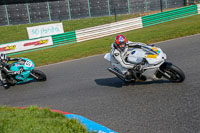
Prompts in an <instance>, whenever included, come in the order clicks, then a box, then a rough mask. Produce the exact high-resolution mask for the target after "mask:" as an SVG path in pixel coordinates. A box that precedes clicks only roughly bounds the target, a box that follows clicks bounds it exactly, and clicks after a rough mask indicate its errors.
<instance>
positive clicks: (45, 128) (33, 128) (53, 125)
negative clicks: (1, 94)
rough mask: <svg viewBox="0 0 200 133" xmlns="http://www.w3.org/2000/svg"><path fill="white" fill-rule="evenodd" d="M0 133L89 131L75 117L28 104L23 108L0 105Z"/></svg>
mask: <svg viewBox="0 0 200 133" xmlns="http://www.w3.org/2000/svg"><path fill="white" fill-rule="evenodd" d="M0 132H1V133H89V132H88V131H87V129H86V128H85V127H84V126H83V125H81V124H80V123H79V122H78V121H77V120H75V119H67V118H66V117H65V116H64V115H62V114H59V113H55V112H51V111H50V110H49V109H47V108H45V109H42V110H41V109H39V108H38V107H35V106H30V107H28V108H25V109H19V108H10V107H0Z"/></svg>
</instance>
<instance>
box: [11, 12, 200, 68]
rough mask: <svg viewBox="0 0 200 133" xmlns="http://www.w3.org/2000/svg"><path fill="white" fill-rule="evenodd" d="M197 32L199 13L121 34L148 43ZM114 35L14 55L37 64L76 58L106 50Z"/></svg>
mask: <svg viewBox="0 0 200 133" xmlns="http://www.w3.org/2000/svg"><path fill="white" fill-rule="evenodd" d="M197 33H200V15H196V16H192V17H188V18H184V19H179V20H175V21H171V22H167V23H163V24H159V25H155V26H150V27H146V28H143V29H138V30H133V31H129V32H126V33H122V34H124V35H125V36H126V37H127V39H128V40H130V41H135V42H144V43H147V44H150V43H155V42H159V41H164V40H168V39H172V38H177V37H183V36H187V35H193V34H197ZM114 37H115V35H112V36H108V37H104V38H99V39H95V40H89V41H85V42H81V43H75V44H69V45H65V46H60V47H56V48H50V49H46V50H39V51H35V52H31V53H25V54H19V55H15V56H14V57H26V58H30V59H32V60H33V61H34V62H35V63H36V65H37V66H41V65H47V64H51V63H56V62H60V61H65V60H71V59H77V58H81V57H87V56H92V55H96V54H102V53H105V52H108V51H109V50H110V45H111V43H112V42H113V41H114Z"/></svg>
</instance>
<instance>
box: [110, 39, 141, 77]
mask: <svg viewBox="0 0 200 133" xmlns="http://www.w3.org/2000/svg"><path fill="white" fill-rule="evenodd" d="M139 45H140V44H138V43H134V42H131V41H128V40H127V39H126V37H125V36H124V35H117V36H116V37H115V41H114V43H112V45H111V51H110V53H111V58H114V60H115V61H117V62H118V63H120V65H121V66H122V67H123V68H127V69H134V70H135V71H140V70H142V65H143V64H144V59H141V58H138V59H136V62H135V63H133V62H131V63H129V62H128V61H127V54H128V48H129V47H134V46H139ZM123 74H125V76H126V77H127V79H131V77H130V76H131V73H130V72H129V71H127V72H126V73H123Z"/></svg>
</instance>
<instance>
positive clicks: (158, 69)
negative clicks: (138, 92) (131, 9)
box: [104, 43, 185, 83]
mask: <svg viewBox="0 0 200 133" xmlns="http://www.w3.org/2000/svg"><path fill="white" fill-rule="evenodd" d="M125 55H126V56H125V58H124V60H125V61H126V62H128V63H133V64H135V66H134V67H133V68H132V69H126V68H123V67H122V66H121V65H120V63H118V62H116V60H115V59H114V57H112V55H111V54H110V53H107V54H106V55H105V56H104V58H105V59H106V60H107V61H109V62H111V64H112V66H113V67H109V68H108V70H109V71H110V72H112V73H114V74H115V75H116V76H117V77H118V78H120V79H121V80H123V81H124V82H126V83H132V82H135V81H137V80H139V81H146V80H149V79H151V80H155V79H161V78H163V77H164V78H166V79H168V80H170V81H172V82H176V83H180V82H183V81H184V79H185V75H184V73H183V71H182V70H181V69H180V68H178V67H177V66H175V65H173V64H172V63H170V62H166V59H167V57H166V54H165V53H164V52H163V51H162V50H161V49H160V48H159V47H156V46H155V45H146V44H143V43H134V45H133V46H131V47H129V48H128V50H127V53H126V54H125ZM138 62H140V63H138ZM141 62H142V63H141Z"/></svg>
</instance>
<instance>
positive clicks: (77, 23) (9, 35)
mask: <svg viewBox="0 0 200 133" xmlns="http://www.w3.org/2000/svg"><path fill="white" fill-rule="evenodd" d="M141 15H142V14H128V15H118V16H117V20H118V21H120V20H125V19H129V18H133V17H138V16H141ZM112 22H115V17H114V16H105V17H95V18H86V19H74V20H67V21H62V23H63V28H64V32H68V31H74V30H79V29H83V28H88V27H92V26H98V25H103V24H107V23H112ZM51 23H58V22H49V23H36V24H24V25H13V26H0V33H1V34H0V38H1V39H0V44H2V43H8V42H15V41H20V40H26V39H28V33H27V30H26V27H31V26H37V25H42V24H51Z"/></svg>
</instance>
